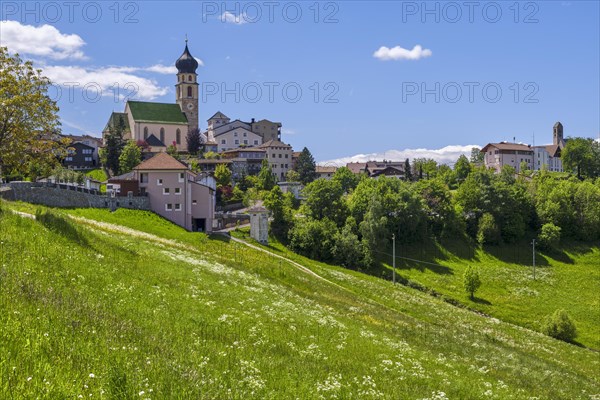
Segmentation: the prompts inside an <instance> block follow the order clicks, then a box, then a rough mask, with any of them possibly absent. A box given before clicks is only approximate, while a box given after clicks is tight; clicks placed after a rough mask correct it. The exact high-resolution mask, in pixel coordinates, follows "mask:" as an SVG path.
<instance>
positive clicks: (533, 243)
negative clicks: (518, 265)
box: [531, 239, 535, 281]
mask: <svg viewBox="0 0 600 400" xmlns="http://www.w3.org/2000/svg"><path fill="white" fill-rule="evenodd" d="M531 244H532V246H533V280H534V281H535V239H533V242H531Z"/></svg>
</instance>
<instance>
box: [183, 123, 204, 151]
mask: <svg viewBox="0 0 600 400" xmlns="http://www.w3.org/2000/svg"><path fill="white" fill-rule="evenodd" d="M185 141H186V143H187V151H188V153H190V154H193V155H196V154H198V151H200V147H202V144H203V142H204V139H203V138H202V135H201V134H200V129H198V128H194V129H191V130H190V131H188V133H187V136H186V137H185Z"/></svg>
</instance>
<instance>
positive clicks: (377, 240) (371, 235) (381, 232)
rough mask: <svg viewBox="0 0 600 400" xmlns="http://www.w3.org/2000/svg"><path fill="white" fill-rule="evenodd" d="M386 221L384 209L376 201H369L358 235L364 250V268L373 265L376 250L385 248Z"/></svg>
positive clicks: (386, 237) (387, 236)
mask: <svg viewBox="0 0 600 400" xmlns="http://www.w3.org/2000/svg"><path fill="white" fill-rule="evenodd" d="M387 226H388V219H387V217H386V212H385V208H384V207H383V205H382V204H381V203H380V202H379V201H378V200H376V199H374V200H373V201H371V203H370V205H369V210H368V211H367V214H366V215H365V219H364V220H363V221H362V222H361V223H360V225H359V228H360V234H361V236H362V244H363V247H364V249H365V255H364V257H365V260H364V263H365V265H366V266H370V265H372V264H373V260H374V259H375V253H376V252H377V249H378V248H381V247H382V246H385V245H386V243H387V242H388V240H389V236H390V234H389V230H388V227H387Z"/></svg>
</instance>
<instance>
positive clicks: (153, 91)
mask: <svg viewBox="0 0 600 400" xmlns="http://www.w3.org/2000/svg"><path fill="white" fill-rule="evenodd" d="M42 70H43V74H44V75H45V76H47V77H48V78H50V80H51V81H52V82H53V83H54V84H56V85H60V86H61V87H63V93H62V94H63V96H66V95H68V87H75V88H76V89H82V88H84V87H88V88H89V89H88V93H87V96H88V98H93V99H95V98H96V95H97V93H98V92H100V93H101V95H102V96H104V97H114V96H115V94H116V93H117V91H116V89H117V88H118V90H119V91H118V97H119V99H123V98H125V97H127V98H132V99H133V98H135V99H140V100H154V99H155V98H157V97H160V96H164V95H165V94H167V93H168V92H169V88H168V87H161V86H160V85H158V83H157V82H156V81H155V80H153V79H148V78H144V77H140V76H137V75H134V74H133V73H132V72H135V71H137V70H140V69H139V68H135V67H103V68H85V67H76V66H45V67H42Z"/></svg>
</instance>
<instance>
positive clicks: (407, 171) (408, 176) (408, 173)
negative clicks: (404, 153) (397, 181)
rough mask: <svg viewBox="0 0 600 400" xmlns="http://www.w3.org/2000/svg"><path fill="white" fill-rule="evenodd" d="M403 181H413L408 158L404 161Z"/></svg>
mask: <svg viewBox="0 0 600 400" xmlns="http://www.w3.org/2000/svg"><path fill="white" fill-rule="evenodd" d="M404 179H405V180H407V181H412V180H413V174H412V168H411V166H410V161H409V160H408V158H407V159H406V161H404Z"/></svg>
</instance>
